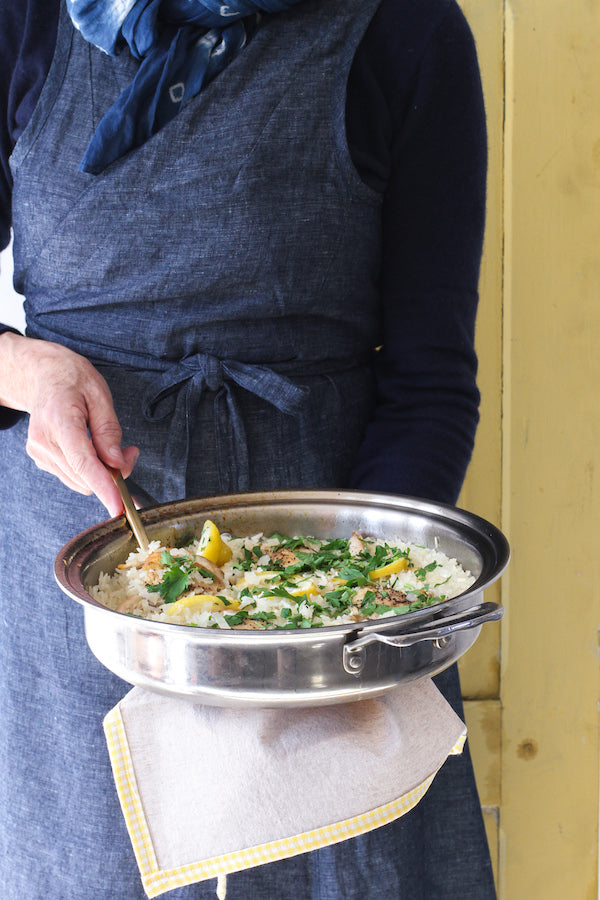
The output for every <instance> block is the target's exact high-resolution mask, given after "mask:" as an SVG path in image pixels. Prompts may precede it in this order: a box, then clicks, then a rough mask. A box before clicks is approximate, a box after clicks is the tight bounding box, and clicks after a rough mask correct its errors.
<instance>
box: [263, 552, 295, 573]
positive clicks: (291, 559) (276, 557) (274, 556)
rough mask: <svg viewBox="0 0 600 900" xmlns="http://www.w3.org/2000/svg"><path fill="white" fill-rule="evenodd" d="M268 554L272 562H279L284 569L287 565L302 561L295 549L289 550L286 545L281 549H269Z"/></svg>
mask: <svg viewBox="0 0 600 900" xmlns="http://www.w3.org/2000/svg"><path fill="white" fill-rule="evenodd" d="M267 554H268V556H269V559H270V560H271V562H274V563H279V565H280V566H282V567H283V568H284V569H285V568H286V566H295V565H296V563H298V562H300V560H299V558H298V557H297V556H296V554H295V553H294V552H293V550H288V549H287V548H286V547H280V549H279V550H268V551H267Z"/></svg>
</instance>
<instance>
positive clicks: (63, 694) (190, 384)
mask: <svg viewBox="0 0 600 900" xmlns="http://www.w3.org/2000/svg"><path fill="white" fill-rule="evenodd" d="M378 3H379V0H326V2H323V0H306V2H305V3H303V4H300V5H299V6H298V7H296V8H295V9H293V10H291V11H290V12H286V13H282V14H279V15H276V16H273V17H271V18H267V19H266V20H265V22H264V23H263V25H262V26H261V28H260V29H259V31H258V32H257V34H256V35H255V37H254V38H253V39H252V41H251V43H250V44H249V46H248V47H247V48H245V49H244V51H243V52H242V53H241V54H240V55H239V56H238V57H237V58H236V59H235V60H234V61H233V63H231V64H230V66H229V67H228V68H227V69H226V70H225V71H224V72H223V73H221V75H219V76H218V78H217V79H216V80H215V81H214V82H212V83H211V84H210V85H209V86H208V88H207V89H206V90H205V91H203V92H202V93H201V94H200V95H198V96H197V97H196V98H194V99H193V100H192V101H191V102H190V103H189V104H188V105H187V106H186V107H184V109H183V110H182V111H181V112H180V113H179V114H178V116H177V117H176V118H175V119H174V120H173V121H172V122H170V123H169V124H168V125H167V126H165V127H164V128H163V129H162V130H161V131H160V132H158V134H156V135H155V136H154V137H153V138H152V139H151V140H149V141H148V142H147V143H146V144H144V145H143V146H142V147H141V148H139V149H138V150H136V151H134V152H132V153H131V154H129V155H127V156H125V157H124V158H123V159H121V160H119V161H118V162H117V163H115V164H113V165H112V166H110V167H109V168H108V169H107V170H106V171H105V172H104V173H102V174H101V175H99V176H91V175H86V174H83V173H81V172H80V171H79V170H78V165H79V162H80V159H81V157H82V154H83V152H84V150H85V148H86V147H87V144H88V141H89V139H90V137H91V135H92V133H93V131H94V129H95V127H96V125H97V123H98V121H99V120H100V118H101V117H102V115H103V113H104V112H105V111H106V109H107V108H108V107H109V106H110V105H111V104H112V102H113V101H114V99H115V98H116V96H118V94H119V93H120V92H121V90H122V89H123V88H124V87H125V86H126V85H127V84H128V83H129V82H130V80H131V78H132V75H133V74H134V72H135V63H134V62H133V61H132V60H131V59H130V58H128V57H126V56H125V55H122V56H119V57H117V58H111V57H108V56H105V55H104V54H102V53H100V52H99V51H97V50H95V49H94V48H92V47H91V46H90V45H88V44H86V43H85V42H84V41H83V40H82V38H81V37H80V35H79V34H78V33H77V32H76V31H75V30H74V29H73V28H72V26H71V25H70V22H69V21H68V18H67V16H66V15H65V14H64V11H62V13H61V21H60V25H59V33H58V40H57V49H56V54H55V58H54V61H53V64H52V67H51V70H50V73H49V75H48V78H47V81H46V84H45V86H44V89H43V92H42V95H41V97H40V100H39V103H38V105H37V107H36V110H35V112H34V115H33V118H32V120H31V122H30V123H29V125H28V127H27V129H26V131H25V133H24V134H23V135H22V137H21V138H20V139H19V141H18V143H17V146H16V148H15V151H14V153H13V156H12V159H11V167H12V172H13V179H14V192H13V229H14V256H15V284H16V287H17V289H18V290H19V291H20V292H21V293H23V294H24V296H25V298H26V299H25V312H26V316H27V333H28V335H30V336H32V337H37V338H42V339H47V340H53V341H58V342H60V343H62V344H64V345H66V346H68V347H70V348H72V349H73V350H75V351H77V352H79V353H82V354H84V355H85V356H87V357H88V358H89V359H90V360H92V362H93V363H94V364H95V365H96V367H97V368H98V369H99V371H100V372H101V373H102V375H103V376H104V377H105V378H106V380H107V381H108V384H109V386H110V388H111V391H112V393H113V398H114V403H115V409H116V412H117V415H118V417H119V420H120V422H121V424H122V427H123V432H124V442H125V443H135V444H137V445H138V446H139V447H140V448H141V454H140V459H139V462H138V464H137V466H136V471H135V477H136V480H137V481H138V482H139V483H140V484H141V485H142V486H143V487H145V488H146V489H147V490H148V491H149V492H150V493H151V494H153V495H154V496H156V497H157V498H159V499H161V500H174V499H177V498H182V497H185V496H200V495H203V494H217V493H222V492H227V491H241V490H253V489H261V490H264V489H277V488H282V487H286V488H295V487H298V488H301V487H310V488H316V487H337V486H340V487H342V486H344V484H345V483H346V480H347V478H348V473H349V469H350V465H351V462H352V459H353V456H354V453H355V451H356V448H357V446H358V444H359V442H360V439H361V435H362V431H363V428H364V425H365V422H366V421H367V418H368V416H369V412H370V410H371V409H372V405H373V400H374V397H373V383H372V372H371V361H372V355H373V350H374V347H376V346H377V343H378V341H379V340H380V334H379V310H378V292H377V278H378V270H379V262H380V260H379V247H380V202H381V198H380V196H379V195H378V194H376V193H375V192H373V191H372V190H370V189H369V188H368V187H366V186H365V185H364V184H363V183H362V181H361V180H360V179H359V177H358V175H357V173H356V171H355V169H354V167H353V165H352V161H351V158H350V155H349V150H348V147H347V143H346V137H345V92H346V83H347V77H348V73H349V70H350V66H351V63H352V59H353V56H354V53H355V50H356V48H357V46H358V44H359V42H360V40H361V38H362V36H363V35H364V32H365V29H366V27H367V26H368V24H369V21H370V20H371V18H372V16H373V14H374V12H375V10H376V8H377V6H378ZM26 429H27V422H26V420H22V421H21V422H20V423H19V424H18V425H17V426H15V427H14V428H13V429H11V430H10V431H8V432H5V433H3V434H2V435H1V436H0V452H1V459H2V465H3V466H4V467H5V469H4V474H3V476H2V479H1V481H0V503H1V509H2V512H3V514H4V540H3V542H2V548H1V549H0V554H1V557H0V598H1V603H2V616H3V628H2V629H1V631H0V646H1V663H2V664H1V666H0V685H1V702H0V754H1V758H2V760H3V763H2V764H3V768H4V772H3V776H2V779H1V784H0V792H1V795H0V831H1V833H2V862H1V864H0V865H1V867H2V868H1V869H0V884H1V885H2V897H3V898H4V900H38V898H39V900H41V898H47V897H52V898H57V900H59V898H60V900H91V898H94V900H121V898H123V900H135V898H142V897H143V896H144V893H143V890H142V888H141V883H140V879H139V875H138V871H137V867H136V864H135V860H134V857H133V853H132V850H131V846H130V842H129V838H128V836H127V833H126V831H125V826H124V822H123V817H122V814H121V811H120V808H119V806H118V801H117V796H116V792H115V789H114V785H113V782H112V775H111V772H110V766H109V761H108V754H107V751H106V747H105V742H104V737H103V732H102V727H101V723H102V718H103V716H104V715H105V714H106V713H107V712H108V710H109V709H110V708H111V707H112V706H113V705H114V704H115V703H117V702H118V700H119V699H121V697H122V696H123V695H124V694H125V692H126V691H127V690H128V685H126V684H124V683H123V682H122V681H120V680H119V679H118V678H116V677H115V676H113V675H112V674H111V673H109V672H107V671H106V670H105V669H104V668H103V667H102V666H101V665H100V664H99V663H98V662H97V661H96V660H95V658H94V657H93V656H92V655H91V653H90V652H89V650H88V648H87V644H86V641H85V637H84V634H83V623H82V614H81V610H80V609H79V608H78V607H77V605H76V604H74V603H72V601H70V600H69V599H68V598H65V597H64V596H63V595H62V594H61V592H60V591H59V590H58V589H57V588H56V587H55V585H54V581H53V578H52V573H51V566H52V561H53V559H54V557H55V555H56V553H57V552H58V550H59V549H60V547H61V546H62V544H63V543H64V542H66V541H67V540H68V539H69V538H71V537H72V536H73V535H75V534H76V533H78V532H80V531H82V530H83V529H84V528H86V527H89V526H90V525H93V524H95V523H96V522H98V521H99V520H101V519H104V518H105V512H104V510H103V508H102V507H101V506H100V504H99V503H98V502H97V501H96V500H95V499H94V498H85V497H82V496H80V495H78V494H74V493H72V492H71V491H69V490H68V489H67V488H65V487H63V486H62V485H61V484H59V483H58V482H57V481H56V479H54V478H53V477H51V476H49V475H47V474H45V473H43V472H41V471H39V470H38V469H37V468H36V467H35V466H34V465H33V463H32V462H31V461H30V460H29V459H28V458H27V457H26V455H25V452H24V445H25V440H26ZM454 790H455V800H457V799H458V797H459V796H460V794H461V793H462V794H464V792H465V787H464V784H463V783H462V782H461V781H460V780H459V781H457V782H455V783H454ZM450 802H454V801H452V800H451V801H450ZM474 802H475V804H476V803H477V799H476V795H474ZM445 805H446V801H444V800H443V799H442V801H440V802H438V804H437V806H438V808H440V806H441V807H444V806H445ZM418 815H419V816H420V815H421V813H419V814H418ZM463 818H464V817H463ZM414 821H415V826H414V827H411V826H410V825H404V824H403V821H402V820H401V821H400V822H399V823H396V824H395V825H392V826H387V827H386V828H383V829H379V831H377V832H374V833H373V834H371V835H367V836H365V837H364V838H361V839H358V840H354V841H350V842H346V843H344V844H340V845H337V846H336V847H333V848H329V849H326V850H322V851H318V852H316V853H312V854H308V855H303V856H300V857H296V858H294V859H291V860H289V861H285V862H282V863H276V864H272V865H270V866H264V867H261V868H259V869H255V870H250V871H248V872H243V873H239V874H237V875H234V876H231V877H230V878H229V879H228V897H230V898H231V900H238V898H239V900H254V898H265V900H277V898H281V900H285V898H290V900H291V898H299V900H304V898H323V900H325V898H327V900H334V898H335V900H337V898H340V900H341V898H342V897H343V898H345V900H354V898H356V900H358V898H361V900H364V898H370V897H372V898H378V900H380V898H385V897H400V896H403V897H404V896H405V897H407V898H410V900H416V898H419V897H421V896H423V897H424V898H430V897H438V896H439V897H442V896H443V897H446V896H447V897H454V896H456V897H459V896H460V897H461V898H462V897H468V896H469V897H471V896H472V897H478V898H479V897H481V898H487V897H490V896H491V894H490V893H489V892H487V890H483V889H479V888H477V887H475V888H474V890H473V892H472V893H469V892H468V891H467V892H466V893H465V891H464V884H461V887H460V890H458V889H457V892H456V893H453V892H452V890H450V891H449V892H448V893H444V892H439V893H436V892H435V890H434V892H433V893H432V892H431V891H432V890H433V888H432V884H433V882H430V881H428V879H431V878H434V879H435V878H440V879H441V881H443V880H444V873H443V871H440V872H438V873H437V874H435V873H434V872H433V869H432V870H431V872H429V873H428V872H427V871H426V868H427V867H426V862H425V857H424V855H423V853H422V852H421V840H422V832H423V827H429V826H424V825H423V824H422V823H420V824H419V821H418V820H417V819H416V818H415V820H414ZM454 824H455V823H454ZM454 824H453V825H452V826H451V828H450V830H452V828H454ZM467 827H471V825H468V826H467ZM475 827H476V826H475V825H474V826H473V828H475ZM477 827H479V824H477ZM431 829H432V831H433V830H434V829H435V825H433V824H432V825H431ZM442 837H443V840H447V842H448V847H449V852H450V853H452V848H453V846H454V845H453V844H452V835H451V834H450V835H449V834H446V833H445V834H444V835H443V836H442ZM465 840H467V841H469V835H468V834H467V835H466V837H465ZM442 842H443V841H442ZM472 845H473V842H472V841H471V846H472ZM437 862H439V858H438V861H436V866H437ZM476 863H477V864H476ZM465 865H466V867H467V871H468V869H469V867H470V868H471V869H474V870H477V869H481V868H482V866H481V865H479V857H478V858H477V859H473V860H468V859H467V860H465ZM442 866H443V863H442ZM438 868H439V866H438ZM488 877H489V876H488ZM475 881H476V879H475ZM475 881H474V882H473V883H474V884H475ZM484 881H485V879H484ZM477 883H478V884H481V882H477ZM485 883H488V882H485ZM214 890H215V885H214V883H211V882H208V883H204V884H201V885H197V886H191V887H188V888H182V889H179V890H177V891H174V892H172V894H169V896H173V897H175V896H177V898H178V900H184V898H186V900H187V898H204V897H211V898H212V897H214Z"/></svg>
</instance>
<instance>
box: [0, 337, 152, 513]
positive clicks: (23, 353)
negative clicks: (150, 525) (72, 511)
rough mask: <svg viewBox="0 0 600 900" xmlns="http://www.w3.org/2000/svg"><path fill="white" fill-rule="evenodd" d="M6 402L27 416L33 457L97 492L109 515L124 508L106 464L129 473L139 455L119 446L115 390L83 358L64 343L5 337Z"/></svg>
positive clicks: (2, 380) (1, 374)
mask: <svg viewBox="0 0 600 900" xmlns="http://www.w3.org/2000/svg"><path fill="white" fill-rule="evenodd" d="M0 359H1V360H2V363H1V366H0V404H1V405H3V406H7V407H10V408H12V409H18V410H22V411H24V412H27V413H29V433H28V438H27V448H26V449H27V453H28V455H29V456H30V457H31V458H32V460H33V461H34V462H35V464H36V465H37V466H38V467H39V468H40V469H43V470H44V471H45V472H51V473H52V474H53V475H56V476H57V477H58V478H60V480H61V481H62V482H63V484H66V485H67V487H69V488H72V490H74V491H78V492H79V493H81V494H96V496H97V497H98V499H99V500H101V501H102V503H103V504H104V506H105V507H106V508H107V510H108V512H109V513H110V515H111V516H116V515H119V514H120V513H121V512H122V510H123V505H122V502H121V498H120V496H119V492H118V491H117V489H116V487H115V484H114V482H113V479H112V477H111V475H110V474H109V472H108V471H107V469H106V467H105V466H104V465H103V463H106V464H108V465H110V466H113V467H114V468H117V469H120V470H121V472H122V473H123V477H124V478H127V476H128V475H129V474H130V473H131V470H132V469H133V466H134V464H135V461H136V459H137V457H138V454H139V450H138V449H137V447H126V448H125V449H121V437H122V435H121V427H120V425H119V422H118V420H117V417H116V415H115V411H114V408H113V402H112V397H111V394H110V390H109V387H108V385H107V383H106V381H105V380H104V378H102V376H101V375H100V373H99V372H97V371H96V369H95V368H94V366H93V365H92V364H91V363H90V362H88V360H87V359H85V358H84V357H83V356H80V355H79V354H77V353H73V351H72V350H69V349H67V348H66V347H63V346H62V345H60V344H54V343H50V342H49V341H38V340H35V339H33V338H26V337H22V336H21V335H16V334H12V333H10V332H5V333H4V334H2V335H0Z"/></svg>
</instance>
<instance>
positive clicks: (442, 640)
mask: <svg viewBox="0 0 600 900" xmlns="http://www.w3.org/2000/svg"><path fill="white" fill-rule="evenodd" d="M503 615H504V607H503V606H500V605H499V604H498V603H492V602H487V603H482V604H480V605H479V606H473V607H471V609H467V610H464V611H463V612H461V613H457V614H456V615H453V616H447V617H445V618H443V619H441V620H438V621H437V622H431V623H430V624H429V625H428V626H425V627H423V628H421V629H420V630H419V631H404V632H402V633H401V634H385V633H383V634H382V633H379V632H376V631H374V632H370V633H369V634H365V635H364V636H363V637H359V638H356V639H355V640H353V641H349V642H348V643H347V644H345V645H344V650H343V664H344V669H345V670H346V672H348V674H349V675H360V674H361V673H362V671H363V669H364V666H365V658H366V649H367V647H368V646H369V645H370V644H374V643H380V644H388V645H389V646H391V647H397V648H398V649H401V648H402V647H412V646H413V644H417V643H419V641H433V643H434V644H435V646H436V647H440V648H441V647H444V646H445V645H446V644H447V643H448V642H449V640H450V638H451V636H452V635H453V634H454V633H455V632H457V631H465V630H466V629H469V628H479V626H480V625H483V624H484V622H495V621H497V620H498V619H501V618H502V616H503Z"/></svg>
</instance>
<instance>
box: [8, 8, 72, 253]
mask: <svg viewBox="0 0 600 900" xmlns="http://www.w3.org/2000/svg"><path fill="white" fill-rule="evenodd" d="M58 12H59V0H19V2H18V3H15V2H14V0H0V250H3V249H4V248H5V247H6V246H7V245H8V242H9V237H10V224H11V191H12V178H11V174H10V166H9V160H10V155H11V153H12V150H13V147H14V145H15V143H16V141H17V140H18V138H19V137H20V135H21V134H22V132H23V130H24V129H25V127H26V126H27V123H28V122H29V119H30V118H31V114H32V112H33V109H34V107H35V105H36V103H37V101H38V98H39V95H40V92H41V89H42V86H43V84H44V81H45V79H46V75H47V73H48V69H49V67H50V62H51V60H52V55H53V53H54V47H55V44H56V32H57V28H58Z"/></svg>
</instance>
